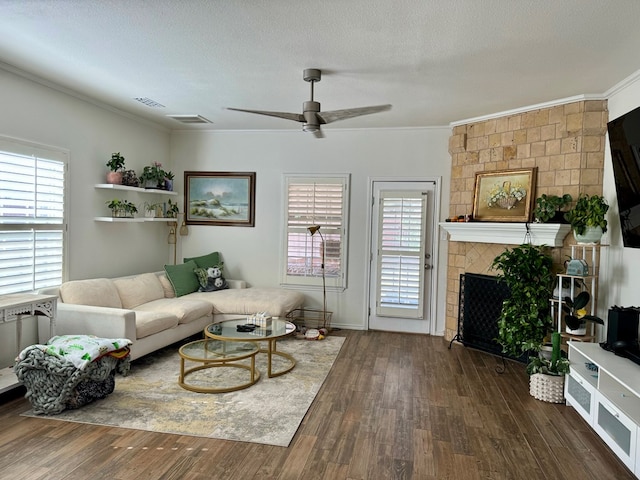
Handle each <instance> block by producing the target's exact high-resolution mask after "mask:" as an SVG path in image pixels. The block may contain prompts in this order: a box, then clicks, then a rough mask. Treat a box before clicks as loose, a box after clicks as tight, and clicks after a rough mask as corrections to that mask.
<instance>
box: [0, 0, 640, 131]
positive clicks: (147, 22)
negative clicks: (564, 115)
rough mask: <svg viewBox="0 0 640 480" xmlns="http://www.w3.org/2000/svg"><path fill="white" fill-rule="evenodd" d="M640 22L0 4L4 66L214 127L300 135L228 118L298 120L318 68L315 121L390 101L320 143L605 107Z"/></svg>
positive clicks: (113, 2)
mask: <svg viewBox="0 0 640 480" xmlns="http://www.w3.org/2000/svg"><path fill="white" fill-rule="evenodd" d="M638 18H640V2H639V1H638V0H561V1H558V0H536V1H533V0H531V1H529V0H314V1H310V0H268V1H267V0H181V1H176V0H41V1H36V0H0V62H2V63H4V64H5V65H4V66H5V67H6V68H9V69H13V70H16V69H17V70H20V71H22V72H26V73H28V74H30V75H34V76H36V77H38V78H41V79H44V80H46V81H47V82H51V83H53V84H56V85H60V86H62V87H64V89H66V90H69V91H73V92H77V93H78V94H81V95H83V96H86V97H91V98H94V99H96V100H98V101H100V102H102V103H104V104H107V105H110V106H112V107H114V108H117V109H119V110H122V111H126V112H130V113H133V114H135V115H138V116H142V117H144V118H147V119H149V120H152V121H154V122H156V123H159V124H161V125H164V126H165V127H167V128H171V129H185V128H195V129H202V128H208V129H221V130H229V129H243V130H244V129H298V128H300V126H299V124H297V123H294V122H291V121H287V120H282V119H277V118H271V117H262V116H258V115H250V114H246V113H239V112H231V111H228V110H225V108H226V107H237V108H249V109H260V110H278V111H287V112H294V113H300V112H301V110H302V102H303V101H305V100H308V99H309V84H307V83H306V82H304V81H303V80H302V70H303V69H304V68H320V69H322V70H323V78H322V81H321V82H320V83H318V84H317V85H316V87H315V99H316V100H317V101H319V102H321V104H322V109H323V110H336V109H342V108H349V107H361V106H368V105H377V104H384V103H391V104H393V109H392V110H391V111H389V112H384V113H379V114H375V115H370V116H365V117H359V118H356V119H351V120H345V121H343V122H337V123H333V124H331V125H329V126H327V127H326V130H329V129H332V128H361V127H364V128H367V127H423V126H434V125H447V124H449V123H450V122H454V121H458V120H462V119H466V118H472V117H476V116H481V115H485V114H491V113H495V112H500V111H504V110H509V109H513V108H519V107H523V106H527V105H532V104H537V103H541V102H547V101H551V100H556V99H560V98H565V97H571V96H574V95H580V94H602V93H603V92H605V91H606V90H608V89H609V88H611V87H612V86H614V85H615V84H616V83H618V82H620V81H621V80H623V79H624V78H625V77H627V76H629V75H630V74H632V73H634V72H635V71H636V70H638V69H639V68H640V60H639V57H638V52H640V29H639V28H638V26H637V19H638ZM0 66H1V65H0ZM135 97H146V98H150V99H152V100H154V101H156V102H158V103H160V104H162V105H164V106H165V107H164V108H150V107H148V106H145V105H142V104H140V103H138V102H136V101H134V100H133V99H134V98H135ZM170 114H189V115H191V114H198V115H202V116H204V117H206V118H207V119H209V120H211V121H212V122H213V124H209V125H206V126H200V125H197V126H185V125H183V124H181V123H179V122H177V121H175V120H173V119H170V118H167V117H166V115H170Z"/></svg>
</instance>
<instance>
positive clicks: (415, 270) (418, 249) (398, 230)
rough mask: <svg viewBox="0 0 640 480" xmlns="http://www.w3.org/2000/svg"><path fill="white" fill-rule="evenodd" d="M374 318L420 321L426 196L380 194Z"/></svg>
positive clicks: (405, 193) (406, 193)
mask: <svg viewBox="0 0 640 480" xmlns="http://www.w3.org/2000/svg"><path fill="white" fill-rule="evenodd" d="M380 202H381V204H380V208H379V211H380V218H379V225H380V228H379V238H378V245H379V251H378V255H377V261H378V272H379V273H380V274H379V279H378V289H377V302H376V314H377V315H379V316H385V317H404V318H422V316H423V313H422V312H423V311H424V309H423V301H424V295H423V289H422V288H421V286H422V282H423V277H424V254H425V252H424V242H423V241H422V238H423V235H424V229H425V209H426V195H423V194H421V193H420V192H406V191H405V192H391V191H383V192H381V194H380Z"/></svg>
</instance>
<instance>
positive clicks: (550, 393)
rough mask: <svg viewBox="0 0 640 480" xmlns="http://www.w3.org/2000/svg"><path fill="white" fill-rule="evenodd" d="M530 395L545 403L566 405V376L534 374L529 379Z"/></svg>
mask: <svg viewBox="0 0 640 480" xmlns="http://www.w3.org/2000/svg"><path fill="white" fill-rule="evenodd" d="M529 393H530V394H531V396H532V397H534V398H537V399H538V400H542V401H543V402H551V403H564V375H546V374H544V373H534V374H533V375H531V377H530V378H529Z"/></svg>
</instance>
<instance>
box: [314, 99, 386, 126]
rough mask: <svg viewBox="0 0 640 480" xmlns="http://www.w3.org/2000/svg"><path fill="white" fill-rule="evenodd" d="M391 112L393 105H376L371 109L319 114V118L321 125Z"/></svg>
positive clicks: (350, 109)
mask: <svg viewBox="0 0 640 480" xmlns="http://www.w3.org/2000/svg"><path fill="white" fill-rule="evenodd" d="M387 110H391V105H388V104H387V105H375V106H371V107H360V108H345V109H344V110H332V111H330V112H318V113H316V115H317V117H318V118H319V119H320V123H331V122H337V121H338V120H346V119H347V118H353V117H360V116H362V115H369V114H372V113H378V112H385V111H387Z"/></svg>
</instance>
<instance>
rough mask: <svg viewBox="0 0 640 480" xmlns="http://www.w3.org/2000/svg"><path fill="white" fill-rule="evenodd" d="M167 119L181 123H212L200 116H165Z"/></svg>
mask: <svg viewBox="0 0 640 480" xmlns="http://www.w3.org/2000/svg"><path fill="white" fill-rule="evenodd" d="M167 117H169V118H173V119H174V120H177V121H179V122H182V123H213V122H212V121H211V120H208V119H206V118H204V117H203V116H201V115H167Z"/></svg>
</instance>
